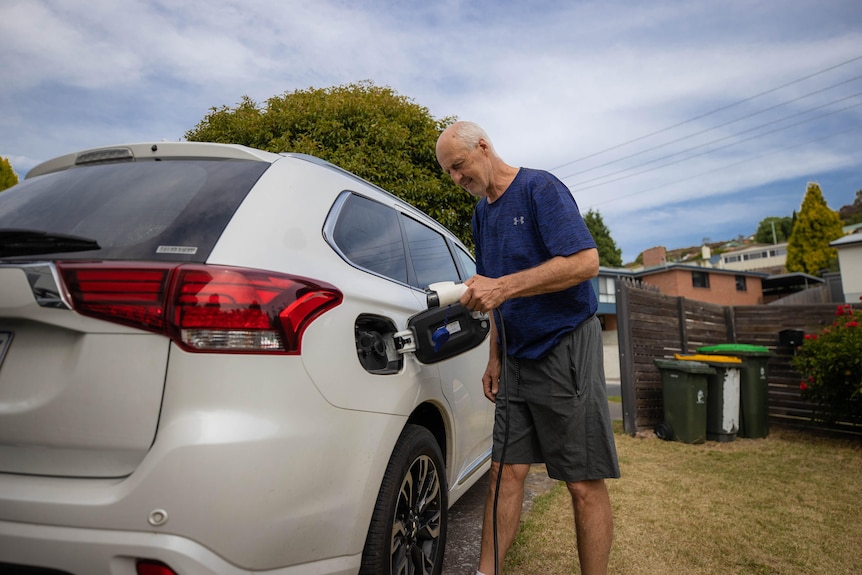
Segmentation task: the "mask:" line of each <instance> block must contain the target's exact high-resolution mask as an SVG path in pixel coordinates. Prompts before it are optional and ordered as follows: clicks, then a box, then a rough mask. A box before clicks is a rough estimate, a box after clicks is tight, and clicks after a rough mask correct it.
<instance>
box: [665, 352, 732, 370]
mask: <svg viewBox="0 0 862 575" xmlns="http://www.w3.org/2000/svg"><path fill="white" fill-rule="evenodd" d="M673 356H674V358H676V359H678V360H680V361H700V362H703V363H705V364H707V365H711V366H714V367H724V368H735V367H739V364H741V363H742V358H740V357H735V356H732V355H709V354H705V353H696V354H693V355H682V354H681V353H675V354H674V355H673Z"/></svg>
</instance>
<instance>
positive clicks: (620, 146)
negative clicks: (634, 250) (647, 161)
mask: <svg viewBox="0 0 862 575" xmlns="http://www.w3.org/2000/svg"><path fill="white" fill-rule="evenodd" d="M858 60H862V56H856V57H855V58H851V59H849V60H846V61H844V62H841V63H838V64H835V65H834V66H830V67H828V68H824V69H823V70H819V71H817V72H814V73H812V74H808V75H807V76H803V77H802V78H799V79H796V80H793V81H791V82H787V83H786V84H782V85H781V86H777V87H775V88H771V89H769V90H766V91H764V92H760V93H759V94H755V95H753V96H749V97H748V98H744V99H742V100H739V101H737V102H733V103H731V104H728V105H726V106H722V107H720V108H716V109H715V110H712V111H710V112H706V113H704V114H700V115H699V116H695V117H693V118H690V119H688V120H684V121H682V122H679V123H677V124H673V125H672V126H668V127H666V128H662V129H661V130H657V131H655V132H651V133H649V134H645V135H643V136H640V137H637V138H634V139H633V140H628V141H627V142H623V143H621V144H617V145H615V146H611V147H610V148H605V149H604V150H599V151H598V152H593V153H592V154H588V155H586V156H583V157H580V158H577V159H574V160H572V161H570V162H566V163H564V164H560V165H559V166H557V167H555V168H551V169H550V171H555V170H559V169H560V168H564V167H566V166H569V165H571V164H574V163H576V162H581V161H583V160H587V159H589V158H594V157H596V156H598V155H601V154H604V153H607V152H611V151H613V150H617V149H619V148H622V147H625V146H628V145H630V144H634V143H635V142H640V141H642V140H645V139H647V138H651V137H653V136H657V135H659V134H663V133H664V132H668V131H670V130H673V129H675V128H678V127H680V126H684V125H686V124H690V123H692V122H695V121H697V120H701V119H703V118H706V117H708V116H711V115H713V114H717V113H718V112H722V111H724V110H727V109H730V108H733V107H735V106H739V105H740V104H744V103H745V102H749V101H751V100H754V99H756V98H760V97H762V96H766V95H767V94H771V93H773V92H777V91H778V90H783V89H784V88H788V87H790V86H793V85H794V84H798V83H800V82H804V81H805V80H810V79H811V78H814V77H816V76H819V75H821V74H825V73H826V72H830V71H832V70H835V69H837V68H840V67H841V66H846V65H847V64H851V63H853V62H856V61H858Z"/></svg>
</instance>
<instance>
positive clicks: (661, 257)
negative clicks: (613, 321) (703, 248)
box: [633, 246, 769, 305]
mask: <svg viewBox="0 0 862 575" xmlns="http://www.w3.org/2000/svg"><path fill="white" fill-rule="evenodd" d="M704 255H706V254H704ZM666 260H667V258H666V251H665V248H663V247H661V246H659V247H656V248H652V249H649V250H646V251H645V252H644V253H643V267H642V268H640V269H638V270H636V271H634V273H633V275H634V277H635V278H636V279H639V280H641V281H642V282H643V283H646V284H651V285H654V286H655V287H657V288H658V290H659V291H660V292H661V293H663V294H665V295H671V296H679V297H686V298H689V299H694V300H698V301H705V302H710V303H715V304H719V305H758V304H761V303H763V280H764V278H766V277H768V275H769V274H767V273H766V272H757V271H747V270H726V269H721V268H713V267H708V266H701V265H692V264H686V263H668V262H667V261H666Z"/></svg>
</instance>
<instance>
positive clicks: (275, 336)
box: [57, 262, 342, 354]
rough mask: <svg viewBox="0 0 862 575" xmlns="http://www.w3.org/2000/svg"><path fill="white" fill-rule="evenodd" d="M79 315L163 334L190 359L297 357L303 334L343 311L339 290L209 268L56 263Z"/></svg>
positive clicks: (292, 279)
mask: <svg viewBox="0 0 862 575" xmlns="http://www.w3.org/2000/svg"><path fill="white" fill-rule="evenodd" d="M57 269H58V270H59V271H60V274H61V276H62V277H63V281H64V283H65V285H66V289H67V290H68V293H69V296H70V298H71V301H72V306H73V307H74V308H75V310H76V311H77V312H79V313H81V314H83V315H87V316H91V317H96V318H99V319H104V320H107V321H112V322H115V323H121V324H124V325H129V326H132V327H137V328H141V329H146V330H149V331H154V332H156V333H164V334H165V335H167V336H169V337H171V339H173V340H174V341H175V342H176V343H177V344H179V345H180V346H181V347H183V348H184V349H186V350H189V351H203V352H240V353H267V352H272V353H291V354H298V353H299V352H300V347H301V342H302V333H303V331H304V330H305V329H306V328H307V327H308V325H309V324H310V323H311V322H312V321H313V320H314V319H315V318H317V317H318V316H320V315H321V314H322V313H324V312H326V311H327V310H329V309H331V308H333V307H335V306H337V305H339V304H340V303H341V300H342V294H341V292H340V291H339V290H338V289H336V288H335V287H333V286H331V285H328V284H325V283H322V282H316V281H313V280H309V279H307V278H300V277H296V276H290V275H286V274H279V273H275V272H267V271H261V270H251V269H244V268H232V267H225V266H206V265H171V264H164V265H163V264H132V263H116V262H100V263H72V262H59V263H58V264H57Z"/></svg>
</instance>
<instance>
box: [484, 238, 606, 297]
mask: <svg viewBox="0 0 862 575" xmlns="http://www.w3.org/2000/svg"><path fill="white" fill-rule="evenodd" d="M598 273H599V258H598V251H597V250H595V249H589V250H583V251H580V252H578V253H576V254H573V255H571V256H568V257H563V256H557V257H554V258H551V259H550V260H548V261H546V262H545V263H543V264H541V265H539V266H536V267H534V268H530V269H528V270H524V271H521V272H517V273H514V274H511V275H508V276H504V277H502V278H500V281H501V284H502V288H503V292H504V294H505V299H507V300H508V299H513V298H516V297H526V296H532V295H539V294H544V293H552V292H557V291H562V290H564V289H568V288H570V287H572V286H574V285H577V284H579V283H583V282H585V281H588V280H591V279H592V278H594V277H596V275H598Z"/></svg>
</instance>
